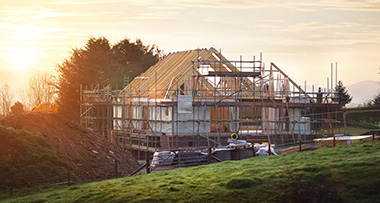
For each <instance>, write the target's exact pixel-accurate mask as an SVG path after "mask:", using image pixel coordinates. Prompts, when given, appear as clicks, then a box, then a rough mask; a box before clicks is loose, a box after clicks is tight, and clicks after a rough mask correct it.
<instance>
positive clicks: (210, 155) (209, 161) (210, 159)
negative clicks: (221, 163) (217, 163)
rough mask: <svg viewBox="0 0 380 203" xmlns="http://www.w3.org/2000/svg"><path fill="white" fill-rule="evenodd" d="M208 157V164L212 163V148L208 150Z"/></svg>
mask: <svg viewBox="0 0 380 203" xmlns="http://www.w3.org/2000/svg"><path fill="white" fill-rule="evenodd" d="M207 156H208V160H207V161H208V163H209V164H211V163H212V154H211V147H209V148H207Z"/></svg>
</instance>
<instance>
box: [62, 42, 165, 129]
mask: <svg viewBox="0 0 380 203" xmlns="http://www.w3.org/2000/svg"><path fill="white" fill-rule="evenodd" d="M159 53H160V51H159V50H158V49H157V48H156V46H154V45H151V46H144V45H143V44H142V42H141V40H136V42H131V41H130V40H129V39H124V40H121V41H119V42H117V43H116V44H114V45H111V44H110V43H109V41H108V40H107V39H106V38H104V37H100V38H93V37H91V38H90V39H89V40H88V41H87V43H86V45H85V46H84V47H83V48H81V49H73V50H72V53H71V56H70V58H68V59H65V60H64V61H63V63H61V64H59V65H58V67H57V72H58V73H59V79H58V90H59V92H58V105H59V108H58V109H59V112H61V113H63V114H65V115H67V117H68V118H69V119H71V120H75V121H78V120H79V113H80V112H79V109H80V104H79V98H80V89H79V88H80V85H81V84H82V86H83V87H86V86H92V85H94V86H95V85H100V86H101V87H102V86H106V85H114V84H115V85H114V86H113V87H115V86H118V87H122V85H123V79H124V76H129V78H130V79H132V78H133V77H135V76H137V75H138V74H140V73H141V72H144V71H145V70H147V69H148V68H149V67H150V66H152V65H154V64H155V63H156V62H157V61H158V57H159Z"/></svg>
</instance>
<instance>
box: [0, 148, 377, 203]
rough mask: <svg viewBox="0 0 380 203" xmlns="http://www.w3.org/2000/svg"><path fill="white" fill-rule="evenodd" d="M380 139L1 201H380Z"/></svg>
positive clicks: (57, 190) (49, 191)
mask: <svg viewBox="0 0 380 203" xmlns="http://www.w3.org/2000/svg"><path fill="white" fill-rule="evenodd" d="M379 171H380V141H376V142H372V143H363V144H357V145H348V146H338V147H334V148H323V149H319V150H315V151H308V152H298V153H292V154H287V155H279V156H270V157H256V158H251V159H246V160H241V161H226V162H222V163H217V164H211V165H203V166H198V167H192V168H181V169H176V170H171V171H162V172H157V173H152V174H146V175H140V176H134V177H124V178H117V179H111V180H106V181H100V182H92V183H86V184H81V185H74V186H70V187H67V186H66V187H61V188H58V189H49V190H46V191H42V192H39V193H35V194H30V195H27V196H19V197H12V198H8V199H5V200H3V201H1V202H34V203H36V202H379V201H380V172H379Z"/></svg>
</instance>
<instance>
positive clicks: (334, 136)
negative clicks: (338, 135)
mask: <svg viewBox="0 0 380 203" xmlns="http://www.w3.org/2000/svg"><path fill="white" fill-rule="evenodd" d="M333 137H334V147H335V135H334V136H333Z"/></svg>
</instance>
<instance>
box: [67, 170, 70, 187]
mask: <svg viewBox="0 0 380 203" xmlns="http://www.w3.org/2000/svg"><path fill="white" fill-rule="evenodd" d="M67 186H70V169H67Z"/></svg>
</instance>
